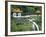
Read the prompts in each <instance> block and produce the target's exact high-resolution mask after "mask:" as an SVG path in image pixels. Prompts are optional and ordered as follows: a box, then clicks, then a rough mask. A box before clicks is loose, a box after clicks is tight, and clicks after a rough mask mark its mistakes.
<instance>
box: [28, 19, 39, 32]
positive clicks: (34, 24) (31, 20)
mask: <svg viewBox="0 0 46 37" xmlns="http://www.w3.org/2000/svg"><path fill="white" fill-rule="evenodd" d="M28 20H29V21H30V22H32V23H33V27H34V30H35V26H36V27H37V31H39V27H38V25H37V24H36V23H35V22H34V21H33V20H35V19H28Z"/></svg>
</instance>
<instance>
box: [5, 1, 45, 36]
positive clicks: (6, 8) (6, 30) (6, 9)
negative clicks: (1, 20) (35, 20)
mask: <svg viewBox="0 0 46 37" xmlns="http://www.w3.org/2000/svg"><path fill="white" fill-rule="evenodd" d="M8 2H21V3H35V4H44V33H35V34H19V35H8ZM42 34H45V3H42V2H24V1H5V36H24V35H42Z"/></svg>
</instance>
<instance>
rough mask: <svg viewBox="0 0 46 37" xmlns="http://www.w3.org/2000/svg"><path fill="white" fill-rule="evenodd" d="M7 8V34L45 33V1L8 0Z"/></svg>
mask: <svg viewBox="0 0 46 37" xmlns="http://www.w3.org/2000/svg"><path fill="white" fill-rule="evenodd" d="M5 8H6V10H5V16H6V17H5V18H6V19H5V35H15V36H16V35H37V34H44V33H45V28H44V27H45V22H44V21H45V4H44V3H38V2H19V1H18V2H17V1H13V2H12V1H8V2H6V5H5Z"/></svg>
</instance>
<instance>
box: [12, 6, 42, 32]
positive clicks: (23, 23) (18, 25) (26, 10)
mask: <svg viewBox="0 0 46 37" xmlns="http://www.w3.org/2000/svg"><path fill="white" fill-rule="evenodd" d="M15 8H20V9H21V10H23V12H22V13H21V14H22V16H25V15H37V16H31V17H29V18H14V17H11V31H12V32H16V31H33V29H32V22H29V21H28V20H27V19H33V18H34V19H35V20H34V22H36V24H37V25H38V26H39V30H41V28H42V27H41V26H42V16H41V12H42V11H41V6H21V5H20V6H18V5H11V13H12V9H15ZM37 10H38V11H40V13H37V12H36V11H37ZM39 15H40V16H39ZM35 28H36V27H35ZM35 30H36V31H37V28H36V29H35Z"/></svg>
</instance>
